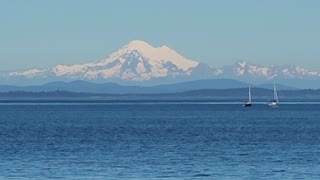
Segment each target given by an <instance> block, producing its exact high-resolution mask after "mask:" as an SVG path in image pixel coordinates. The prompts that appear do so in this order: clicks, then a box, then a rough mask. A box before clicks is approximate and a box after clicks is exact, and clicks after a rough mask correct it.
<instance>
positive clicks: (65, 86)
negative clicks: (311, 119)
mask: <svg viewBox="0 0 320 180" xmlns="http://www.w3.org/2000/svg"><path fill="white" fill-rule="evenodd" d="M248 86H249V84H247V83H244V82H241V81H237V80H232V79H212V80H195V81H188V82H182V83H176V84H167V85H156V86H124V85H119V84H116V83H102V84H101V83H92V82H87V81H81V80H78V81H72V82H51V83H46V84H43V85H36V86H8V85H0V92H10V91H25V92H50V91H51V92H52V91H68V92H76V93H107V94H128V93H136V94H137V93H138V94H156V93H179V92H186V91H192V90H203V89H235V88H248ZM251 86H252V87H256V88H265V89H272V88H273V84H261V85H252V84H251ZM277 89H279V90H296V89H297V88H294V87H289V86H285V85H281V84H278V85H277Z"/></svg>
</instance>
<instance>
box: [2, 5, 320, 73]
mask: <svg viewBox="0 0 320 180" xmlns="http://www.w3.org/2000/svg"><path fill="white" fill-rule="evenodd" d="M0 24H1V26H0V64H1V66H0V71H6V70H17V69H26V68H33V67H49V66H51V65H55V64H75V63H85V62H90V61H96V60H100V59H101V58H104V57H106V56H107V55H109V54H110V53H111V52H113V51H115V50H117V49H118V48H120V47H121V46H123V45H125V44H127V43H128V42H130V41H131V40H135V39H139V40H144V41H146V42H148V43H149V44H151V45H153V46H161V45H166V46H168V47H170V48H173V49H175V50H176V51H177V52H179V53H181V54H183V55H184V56H185V57H187V58H190V59H194V60H198V61H201V62H205V63H208V64H210V65H212V66H216V67H219V66H222V65H225V64H231V63H233V62H235V61H237V60H246V61H249V62H252V63H256V64H263V65H270V64H278V65H283V64H295V65H300V66H304V67H306V68H308V69H311V70H318V71H320V51H319V48H320V1H316V0H314V1H313V0H308V1H302V0H296V1H295V0H268V1H257V0H242V1H238V0H233V1H231V0H220V1H214V0H198V1H195V0H161V1H160V0H159V1H152V0H135V1H133V0H114V1H107V0H51V1H50V0H47V1H44V0H28V1H23V0H0Z"/></svg>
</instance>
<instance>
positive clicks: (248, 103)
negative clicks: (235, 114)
mask: <svg viewBox="0 0 320 180" xmlns="http://www.w3.org/2000/svg"><path fill="white" fill-rule="evenodd" d="M243 106H244V107H250V106H252V103H251V88H250V86H249V99H248V101H247V102H245V103H244V104H243Z"/></svg>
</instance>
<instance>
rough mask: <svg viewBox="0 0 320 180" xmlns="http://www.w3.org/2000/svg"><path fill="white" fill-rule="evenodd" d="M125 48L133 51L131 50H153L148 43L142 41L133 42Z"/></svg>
mask: <svg viewBox="0 0 320 180" xmlns="http://www.w3.org/2000/svg"><path fill="white" fill-rule="evenodd" d="M125 48H128V49H131V50H140V51H141V50H147V49H152V48H153V47H152V46H151V45H150V44H148V43H146V42H145V41H141V40H133V41H131V42H129V43H128V44H127V45H126V46H125Z"/></svg>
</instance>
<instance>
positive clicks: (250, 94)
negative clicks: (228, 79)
mask: <svg viewBox="0 0 320 180" xmlns="http://www.w3.org/2000/svg"><path fill="white" fill-rule="evenodd" d="M249 102H251V88H250V86H249Z"/></svg>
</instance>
